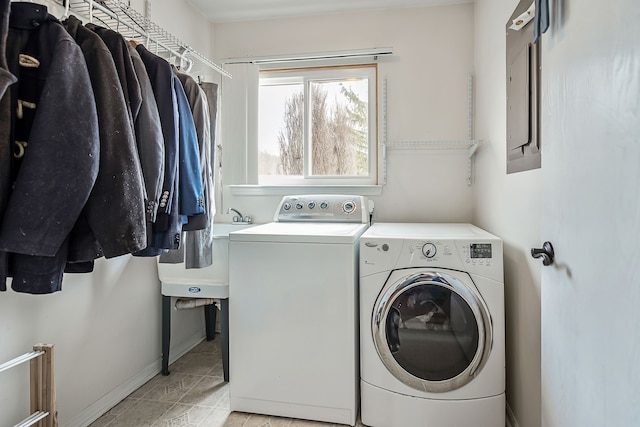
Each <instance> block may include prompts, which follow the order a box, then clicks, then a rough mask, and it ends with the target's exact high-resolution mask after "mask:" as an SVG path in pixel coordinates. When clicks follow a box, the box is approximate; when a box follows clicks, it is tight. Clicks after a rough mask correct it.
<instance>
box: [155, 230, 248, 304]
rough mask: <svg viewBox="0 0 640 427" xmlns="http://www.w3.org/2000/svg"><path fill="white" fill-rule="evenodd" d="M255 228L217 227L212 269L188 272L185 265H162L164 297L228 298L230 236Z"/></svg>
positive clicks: (190, 269) (160, 265) (161, 276)
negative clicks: (245, 229)
mask: <svg viewBox="0 0 640 427" xmlns="http://www.w3.org/2000/svg"><path fill="white" fill-rule="evenodd" d="M253 226H254V224H213V264H212V265H210V266H209V267H205V268H189V269H187V268H185V264H184V263H179V264H166V263H160V262H158V277H159V278H160V282H161V284H162V295H165V296H174V297H183V298H228V297H229V233H231V232H233V231H237V230H242V229H243V228H247V227H253ZM158 258H159V257H158Z"/></svg>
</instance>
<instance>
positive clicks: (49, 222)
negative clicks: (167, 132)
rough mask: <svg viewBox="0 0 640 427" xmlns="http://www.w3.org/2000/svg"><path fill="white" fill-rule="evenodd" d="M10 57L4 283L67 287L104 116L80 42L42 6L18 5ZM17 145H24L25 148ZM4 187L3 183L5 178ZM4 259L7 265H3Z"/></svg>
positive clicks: (0, 236) (1, 245)
mask: <svg viewBox="0 0 640 427" xmlns="http://www.w3.org/2000/svg"><path fill="white" fill-rule="evenodd" d="M9 27H10V30H9V36H8V40H7V60H8V64H9V69H10V71H11V73H12V74H14V75H15V76H16V77H17V78H18V82H17V83H15V84H14V85H13V86H11V87H10V88H9V90H8V91H7V93H5V96H9V97H10V102H11V107H12V108H11V111H10V113H11V116H10V117H2V118H0V121H1V122H5V121H9V122H10V123H12V124H13V129H12V136H11V141H16V145H14V147H15V148H20V150H18V151H17V152H16V153H15V156H14V157H13V159H12V164H11V170H10V173H9V174H7V173H6V171H3V172H2V180H6V179H9V180H11V184H12V187H13V190H12V192H11V194H10V196H9V200H8V203H7V205H6V207H5V210H4V212H2V226H1V229H0V251H2V252H4V254H3V255H4V256H3V257H0V258H1V259H0V263H1V264H2V265H0V283H4V282H5V280H6V277H7V275H8V274H9V273H10V274H11V275H12V276H13V281H12V288H13V289H14V290H16V291H18V292H29V293H49V292H55V291H58V290H60V289H61V286H62V272H63V269H64V265H65V263H66V258H67V251H68V245H69V235H70V233H71V230H72V229H73V227H74V225H75V224H76V221H77V220H78V218H79V216H80V213H81V211H82V209H83V207H84V206H85V204H86V202H87V199H88V198H89V195H90V193H91V189H92V188H93V184H94V181H95V179H96V176H97V174H98V162H99V159H100V152H99V138H98V120H97V113H96V107H95V99H94V97H93V92H92V89H91V82H90V79H89V73H88V71H87V66H86V62H85V59H84V56H83V54H82V51H81V50H80V47H79V46H78V45H77V44H76V42H75V41H74V40H73V39H72V38H71V36H70V35H69V34H68V33H67V31H66V30H65V29H64V27H63V26H62V25H61V24H60V22H59V21H58V20H57V19H56V18H55V17H53V16H51V15H50V14H48V13H47V8H46V7H45V6H42V5H38V4H35V3H12V4H11V15H10V20H9ZM18 144H19V145H20V147H18ZM3 184H4V183H3ZM3 261H4V262H3Z"/></svg>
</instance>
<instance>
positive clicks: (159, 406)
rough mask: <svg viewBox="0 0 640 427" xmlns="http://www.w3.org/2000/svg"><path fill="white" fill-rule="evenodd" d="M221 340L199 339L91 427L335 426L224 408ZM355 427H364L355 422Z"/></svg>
mask: <svg viewBox="0 0 640 427" xmlns="http://www.w3.org/2000/svg"><path fill="white" fill-rule="evenodd" d="M219 343H220V340H219V339H216V340H214V341H209V342H207V341H203V342H202V343H200V344H199V345H197V346H196V347H195V348H194V349H192V350H191V351H190V352H188V353H187V354H185V355H184V356H182V357H181V358H180V359H178V360H177V361H176V362H175V363H173V364H172V365H171V366H169V370H170V371H171V375H169V376H166V377H165V376H162V375H161V374H158V375H156V376H155V377H154V378H152V379H151V380H150V381H149V382H147V383H146V384H145V385H143V386H142V387H140V388H139V389H138V390H136V391H134V392H133V393H131V394H130V395H129V396H128V397H127V398H125V399H124V400H123V401H122V402H120V403H119V404H118V405H116V406H115V407H113V408H112V409H111V410H109V411H108V412H107V413H106V414H104V415H103V416H101V417H100V418H98V419H97V420H96V421H95V422H94V423H92V424H91V426H90V427H106V426H109V427H177V426H199V427H336V426H338V425H337V424H330V423H320V422H316V421H305V420H296V419H291V418H281V417H271V416H264V415H257V414H246V413H241V412H231V411H230V410H229V384H228V383H226V382H224V380H223V379H222V359H221V355H220V347H219ZM356 426H357V427H363V426H364V425H363V424H361V423H360V421H358V423H357V424H356Z"/></svg>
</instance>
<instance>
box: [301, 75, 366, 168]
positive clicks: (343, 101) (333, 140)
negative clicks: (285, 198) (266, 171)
mask: <svg viewBox="0 0 640 427" xmlns="http://www.w3.org/2000/svg"><path fill="white" fill-rule="evenodd" d="M309 89H310V97H311V106H310V107H311V175H316V176H318V175H323V176H366V175H367V174H368V167H369V163H368V162H369V159H368V154H369V132H368V123H369V122H368V115H369V111H368V90H369V88H368V80H367V79H366V78H354V79H343V80H325V81H312V82H311V83H310V87H309Z"/></svg>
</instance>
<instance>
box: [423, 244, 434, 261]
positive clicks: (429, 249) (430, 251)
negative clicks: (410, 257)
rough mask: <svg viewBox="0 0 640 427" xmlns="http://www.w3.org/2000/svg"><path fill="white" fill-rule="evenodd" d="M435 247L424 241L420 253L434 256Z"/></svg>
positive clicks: (429, 256) (428, 256)
mask: <svg viewBox="0 0 640 427" xmlns="http://www.w3.org/2000/svg"><path fill="white" fill-rule="evenodd" d="M436 252H437V248H436V245H434V244H433V243H425V244H424V246H423V247H422V254H423V255H424V256H425V257H427V258H433V257H434V256H436Z"/></svg>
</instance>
